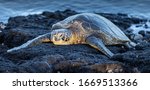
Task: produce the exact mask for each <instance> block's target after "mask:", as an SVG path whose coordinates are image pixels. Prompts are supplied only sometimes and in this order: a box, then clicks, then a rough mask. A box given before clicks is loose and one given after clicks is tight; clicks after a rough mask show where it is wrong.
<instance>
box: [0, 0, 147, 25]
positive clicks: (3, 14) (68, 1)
mask: <svg viewBox="0 0 150 90" xmlns="http://www.w3.org/2000/svg"><path fill="white" fill-rule="evenodd" d="M68 8H69V9H72V10H76V11H78V12H104V13H127V14H129V15H135V16H140V17H144V18H150V0H0V22H7V20H8V18H9V17H13V16H18V15H28V14H38V13H41V12H42V11H56V10H65V9H68Z"/></svg>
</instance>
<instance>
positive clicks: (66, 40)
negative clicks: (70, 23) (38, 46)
mask: <svg viewBox="0 0 150 90" xmlns="http://www.w3.org/2000/svg"><path fill="white" fill-rule="evenodd" d="M72 35H73V34H72V32H71V31H70V30H68V29H55V30H53V31H52V32H51V41H52V42H53V43H54V44H55V45H69V44H72Z"/></svg>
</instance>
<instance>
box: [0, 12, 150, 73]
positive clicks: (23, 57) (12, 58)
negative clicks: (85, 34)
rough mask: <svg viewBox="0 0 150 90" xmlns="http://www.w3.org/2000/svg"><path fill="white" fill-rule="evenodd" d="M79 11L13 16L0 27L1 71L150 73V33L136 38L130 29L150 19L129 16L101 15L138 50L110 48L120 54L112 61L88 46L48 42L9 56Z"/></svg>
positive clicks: (143, 33)
mask: <svg viewBox="0 0 150 90" xmlns="http://www.w3.org/2000/svg"><path fill="white" fill-rule="evenodd" d="M77 13H78V12H76V11H72V10H69V9H67V10H65V11H56V12H48V11H45V12H43V13H42V14H35V15H28V16H17V17H10V18H9V20H8V23H7V24H6V27H5V28H4V29H3V28H0V31H1V32H0V72H2V73H6V72H11V73H27V72H28V73H57V72H61V73H68V72H70V73H107V72H117V73H138V72H141V73H147V72H150V32H149V31H143V30H141V31H140V32H139V34H138V35H134V34H133V33H132V32H131V31H132V30H129V29H128V28H129V27H130V26H131V25H133V24H139V23H141V22H142V23H146V21H147V20H146V19H140V18H135V17H130V16H128V15H127V14H121V13H118V14H109V13H97V14H99V15H102V16H104V17H106V18H108V19H109V20H111V21H112V22H113V23H115V24H116V25H117V26H118V27H119V28H120V29H121V30H122V31H123V32H124V33H125V34H126V35H127V36H128V37H129V38H130V39H131V40H132V41H134V42H136V43H138V45H137V46H136V47H135V49H130V50H129V49H127V48H125V47H124V46H108V48H109V49H110V50H111V51H112V52H114V53H116V55H115V56H113V57H112V58H108V57H106V56H105V55H103V54H102V53H101V52H99V51H98V50H95V49H94V48H91V47H90V46H88V45H69V46H56V45H53V44H52V43H44V44H41V45H37V46H34V47H31V48H25V49H21V50H18V51H15V52H11V53H7V52H6V51H7V50H8V49H9V48H12V47H16V46H19V45H21V44H23V43H25V42H26V41H28V40H30V39H33V38H35V37H37V36H38V35H42V34H45V33H48V32H50V31H51V26H52V25H53V24H54V23H56V22H58V21H60V20H63V19H65V18H66V17H69V16H71V15H74V14H77Z"/></svg>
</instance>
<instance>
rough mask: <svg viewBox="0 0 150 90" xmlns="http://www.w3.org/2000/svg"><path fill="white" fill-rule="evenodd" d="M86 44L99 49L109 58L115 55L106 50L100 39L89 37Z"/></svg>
mask: <svg viewBox="0 0 150 90" xmlns="http://www.w3.org/2000/svg"><path fill="white" fill-rule="evenodd" d="M86 43H87V44H89V45H90V46H92V47H94V48H96V49H98V50H99V51H101V52H102V53H104V54H105V55H107V56H108V57H109V58H110V57H112V56H113V55H114V54H113V53H112V52H111V51H110V50H109V49H107V48H106V46H105V45H104V43H103V41H102V40H101V39H99V38H96V37H95V36H89V37H88V38H87V39H86Z"/></svg>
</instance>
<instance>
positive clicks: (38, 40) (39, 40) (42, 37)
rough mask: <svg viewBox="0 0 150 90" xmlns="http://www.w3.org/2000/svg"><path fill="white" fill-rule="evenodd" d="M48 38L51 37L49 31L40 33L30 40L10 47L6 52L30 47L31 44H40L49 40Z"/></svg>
mask: <svg viewBox="0 0 150 90" xmlns="http://www.w3.org/2000/svg"><path fill="white" fill-rule="evenodd" d="M50 38H51V34H50V33H47V34H44V35H40V36H38V37H36V38H34V39H32V40H29V41H27V42H26V43H24V44H22V45H21V46H18V47H14V48H12V49H9V50H7V52H12V51H15V50H19V49H23V48H27V47H32V46H35V45H38V44H41V43H43V42H51V40H50Z"/></svg>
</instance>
